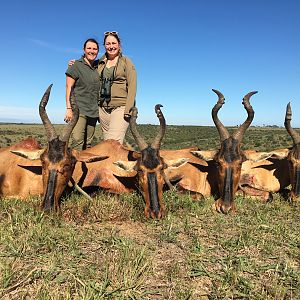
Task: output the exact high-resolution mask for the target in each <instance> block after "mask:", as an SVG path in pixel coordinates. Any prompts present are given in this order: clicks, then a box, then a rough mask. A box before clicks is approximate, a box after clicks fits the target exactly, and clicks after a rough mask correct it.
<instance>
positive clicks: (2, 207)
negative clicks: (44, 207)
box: [0, 125, 300, 300]
mask: <svg viewBox="0 0 300 300" xmlns="http://www.w3.org/2000/svg"><path fill="white" fill-rule="evenodd" d="M58 127H60V126H58ZM139 129H140V131H141V132H143V133H145V135H146V138H149V139H151V137H153V136H155V133H156V130H157V127H156V126H152V125H142V126H139ZM0 132H1V135H0V145H1V146H2V147H3V146H6V145H8V144H9V143H15V142H16V141H19V140H21V137H24V136H25V137H26V136H28V135H32V136H35V137H37V139H38V140H40V141H41V142H42V143H44V132H43V128H42V126H41V125H0ZM97 137H98V139H99V135H97ZM127 141H128V142H129V143H133V142H132V138H131V136H130V134H129V135H128V136H127ZM218 143H219V140H218V137H217V132H216V129H215V128H213V127H197V126H169V127H168V129H167V134H166V138H165V140H164V144H163V148H173V149H176V148H183V147H187V146H199V147H200V148H203V149H212V148H216V147H218ZM290 145H291V139H290V138H289V136H288V134H287V133H286V132H285V130H284V129H282V128H250V129H249V130H248V131H247V132H246V135H245V137H244V148H255V149H259V150H268V149H274V148H281V147H287V146H290ZM164 200H165V201H166V203H167V210H168V212H167V216H166V217H165V218H164V219H163V220H160V221H157V220H147V219H145V217H144V215H143V200H142V198H141V196H139V195H137V194H127V195H121V196H112V195H108V194H104V193H100V194H99V195H97V196H96V197H95V198H94V199H93V201H92V202H90V201H88V200H86V199H83V198H82V197H81V196H79V195H76V194H72V195H71V197H70V198H68V199H65V201H64V202H63V203H62V212H61V215H55V214H43V213H42V212H41V211H40V210H39V209H38V207H39V204H40V199H38V198H32V199H28V201H26V202H25V201H20V200H17V199H16V200H8V199H2V200H1V201H0V299H200V300H201V299H284V300H286V299H291V300H294V299H300V235H299V215H300V204H299V203H294V204H291V203H287V202H286V201H284V200H283V199H282V198H281V197H280V195H279V194H276V195H274V201H273V202H271V203H267V204H266V203H262V202H261V201H259V200H250V199H248V198H243V197H240V196H238V197H237V198H236V204H237V213H236V214H229V215H222V214H218V213H216V212H215V211H213V210H212V208H211V206H212V204H213V199H212V198H207V199H205V200H203V201H201V202H196V201H194V200H192V198H191V197H189V195H178V194H177V193H175V192H166V193H165V194H164Z"/></svg>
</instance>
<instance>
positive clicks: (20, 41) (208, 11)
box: [0, 0, 300, 127]
mask: <svg viewBox="0 0 300 300" xmlns="http://www.w3.org/2000/svg"><path fill="white" fill-rule="evenodd" d="M299 11H300V2H299V1H297V0H284V1H279V0H272V1H271V0H251V1H246V0H226V1H225V0H224V1H221V0H215V1H207V0H198V1H196V0H185V1H178V0H165V1H163V0H152V1H143V0H127V1H119V0H114V1H92V2H86V1H85V2H84V1H77V0H73V1H69V0H60V1H57V0H51V1H46V0H43V1H40V0H27V1H16V0H10V1H4V2H3V3H1V12H0V28H1V31H0V38H1V47H0V54H1V57H2V63H1V70H0V82H1V89H0V121H15V122H25V123H26V122H37V123H40V119H39V115H38V104H39V101H40V99H41V97H42V95H43V93H44V91H45V89H46V88H47V87H48V85H49V84H50V83H53V88H52V93H51V96H50V101H49V104H48V107H47V111H48V115H49V117H50V119H51V120H52V121H53V122H55V123H62V122H63V115H64V112H65V70H66V68H67V62H68V60H69V59H71V58H76V59H77V58H79V57H80V56H81V54H82V46H83V43H84V41H85V40H86V39H87V38H89V37H93V38H96V39H97V40H98V41H99V43H100V44H101V45H102V39H103V32H104V31H108V30H115V31H118V32H119V33H120V37H121V39H122V47H123V52H124V54H125V55H127V56H129V57H130V58H131V59H132V61H133V62H134V64H135V66H136V69H137V73H138V90H137V98H136V100H137V106H138V109H139V118H138V122H139V123H153V124H157V119H156V117H155V114H154V105H155V104H157V103H161V104H162V105H163V106H164V107H163V112H164V114H165V117H166V120H167V123H168V124H180V125H182V124H184V125H212V124H213V123H212V120H211V109H212V107H213V106H214V104H215V103H216V101H217V96H216V95H215V94H214V93H213V92H212V91H211V89H212V88H214V89H218V90H219V91H221V92H222V93H223V94H224V96H225V99H226V101H225V104H224V106H223V108H222V109H221V111H220V119H221V120H222V121H223V123H224V125H228V126H229V125H237V124H240V123H242V122H243V121H244V120H245V118H246V112H245V110H244V108H243V106H242V104H241V101H242V98H243V96H244V95H245V94H247V93H248V92H250V91H255V90H257V91H258V94H256V95H254V96H253V97H252V98H251V104H252V106H253V108H254V110H255V118H254V121H253V123H252V124H253V125H264V124H276V125H280V126H282V125H283V121H284V115H285V108H286V105H287V103H288V102H289V101H291V105H292V110H293V121H292V125H293V126H294V127H300V95H299V83H300V59H299V58H300V34H299V28H300V18H299ZM100 52H101V53H103V46H101V49H100Z"/></svg>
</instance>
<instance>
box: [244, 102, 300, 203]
mask: <svg viewBox="0 0 300 300" xmlns="http://www.w3.org/2000/svg"><path fill="white" fill-rule="evenodd" d="M291 120H292V109H291V105H290V103H288V105H287V107H286V114H285V120H284V126H285V128H286V130H287V132H288V133H289V135H290V136H291V138H292V140H293V146H292V147H291V148H289V149H287V148H286V149H276V150H273V151H272V153H273V155H272V158H271V159H269V165H268V166H269V168H270V167H271V171H272V172H270V171H269V170H266V169H265V166H264V169H262V167H260V166H259V167H257V166H256V167H254V166H252V165H250V168H249V166H245V170H244V174H243V176H242V179H243V180H242V182H241V184H242V185H244V186H247V187H249V186H250V187H255V188H256V189H258V190H263V191H268V192H279V191H280V190H282V189H283V188H285V187H287V186H288V185H289V184H291V191H290V193H289V197H288V198H289V200H291V201H293V200H294V199H296V198H298V197H299V196H300V135H299V133H298V132H297V131H296V130H295V129H293V128H292V126H291ZM270 164H271V166H270ZM249 182H250V183H249Z"/></svg>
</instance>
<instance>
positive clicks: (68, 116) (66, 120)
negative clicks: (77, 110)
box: [64, 108, 73, 123]
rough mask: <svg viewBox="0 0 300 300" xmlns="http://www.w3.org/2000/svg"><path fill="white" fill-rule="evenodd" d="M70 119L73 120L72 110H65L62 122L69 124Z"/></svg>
mask: <svg viewBox="0 0 300 300" xmlns="http://www.w3.org/2000/svg"><path fill="white" fill-rule="evenodd" d="M72 118H73V111H72V109H70V108H67V110H66V114H65V118H64V121H65V122H66V123H69V122H70V121H71V120H72Z"/></svg>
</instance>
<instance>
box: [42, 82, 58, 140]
mask: <svg viewBox="0 0 300 300" xmlns="http://www.w3.org/2000/svg"><path fill="white" fill-rule="evenodd" d="M52 85H53V84H50V85H49V87H48V88H47V90H46V92H45V94H44V96H43V98H42V100H41V101H40V106H39V113H40V117H41V119H42V122H43V124H44V127H45V130H46V135H47V140H48V142H49V141H51V140H53V139H54V138H56V132H55V128H54V126H53V125H52V123H51V121H50V120H49V118H48V115H47V113H46V109H45V108H46V106H47V103H48V100H49V97H50V92H51V88H52Z"/></svg>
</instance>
